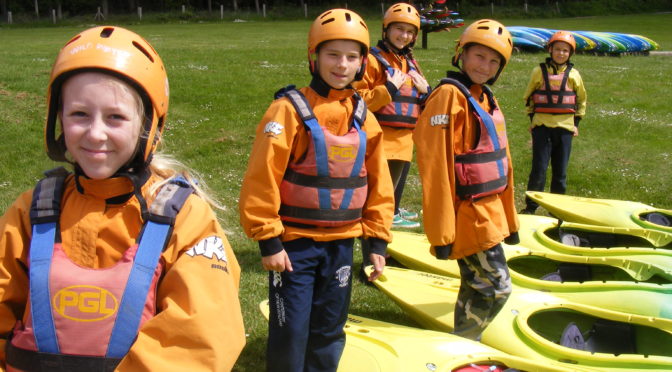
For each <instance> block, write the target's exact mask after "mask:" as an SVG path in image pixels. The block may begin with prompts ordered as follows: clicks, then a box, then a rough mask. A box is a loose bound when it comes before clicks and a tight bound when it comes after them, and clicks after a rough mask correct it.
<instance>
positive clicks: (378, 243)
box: [369, 238, 387, 256]
mask: <svg viewBox="0 0 672 372" xmlns="http://www.w3.org/2000/svg"><path fill="white" fill-rule="evenodd" d="M369 247H370V248H371V253H375V254H379V255H381V256H384V255H385V254H386V253H387V242H386V241H384V240H383V239H379V238H369Z"/></svg>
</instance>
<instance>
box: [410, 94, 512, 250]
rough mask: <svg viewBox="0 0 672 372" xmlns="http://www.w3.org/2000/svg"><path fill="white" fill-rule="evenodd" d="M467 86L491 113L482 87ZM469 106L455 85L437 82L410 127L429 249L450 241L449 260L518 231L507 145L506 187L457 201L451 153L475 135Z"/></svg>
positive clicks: (468, 146) (472, 141)
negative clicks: (430, 246)
mask: <svg viewBox="0 0 672 372" xmlns="http://www.w3.org/2000/svg"><path fill="white" fill-rule="evenodd" d="M467 86H468V87H469V85H467ZM469 90H470V92H471V94H472V95H473V97H474V98H476V100H477V101H478V102H479V105H480V106H481V107H482V108H483V109H485V110H486V111H488V112H490V103H489V102H488V99H487V98H486V97H485V95H484V93H483V90H482V87H481V86H480V85H477V84H473V85H471V86H470V87H469ZM495 102H496V101H495ZM468 107H469V105H468V103H467V98H466V97H465V96H464V95H463V94H462V93H461V92H460V91H459V90H458V88H457V87H455V86H453V85H450V84H444V85H441V86H439V87H438V88H436V89H435V90H434V91H433V92H432V94H431V95H430V96H429V98H428V99H427V101H426V102H425V108H424V110H423V112H422V113H421V114H420V117H419V118H418V123H417V125H416V128H415V131H414V132H413V140H414V142H415V144H416V157H417V161H418V169H419V171H420V179H421V182H422V192H423V203H422V204H423V214H424V220H425V233H426V234H427V238H428V240H429V242H430V243H431V245H432V253H433V254H434V247H436V246H446V245H452V252H451V254H450V258H451V259H459V258H462V257H465V256H470V255H472V254H475V253H477V252H480V251H483V250H487V249H490V248H492V247H493V246H495V245H497V244H499V243H501V242H502V241H503V240H504V239H505V238H507V237H508V236H509V235H511V234H516V235H517V232H518V226H519V225H518V216H517V214H516V209H515V205H514V194H513V168H512V164H511V154H510V152H509V150H508V148H507V157H508V159H509V162H508V163H509V169H508V174H509V179H508V186H507V188H506V190H504V191H503V192H502V193H499V194H494V195H490V196H485V197H483V198H480V199H477V200H473V201H472V200H461V199H460V198H459V197H458V196H457V195H456V193H455V185H456V184H455V182H456V180H455V156H456V155H459V154H463V153H465V152H467V151H468V150H471V149H473V148H474V147H475V145H476V143H477V140H478V139H477V137H476V136H477V131H478V129H479V123H478V121H477V119H476V118H475V117H474V114H472V113H471V112H469V110H468Z"/></svg>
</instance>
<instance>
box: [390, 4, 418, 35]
mask: <svg viewBox="0 0 672 372" xmlns="http://www.w3.org/2000/svg"><path fill="white" fill-rule="evenodd" d="M394 22H401V23H408V24H409V25H412V26H415V28H416V30H418V31H419V30H420V14H419V13H418V11H417V10H416V9H415V7H414V6H413V5H410V4H406V3H397V4H394V5H392V6H391V7H390V8H389V9H387V11H386V12H385V15H384V16H383V30H385V29H387V26H389V25H390V23H394Z"/></svg>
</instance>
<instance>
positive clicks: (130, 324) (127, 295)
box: [106, 221, 171, 358]
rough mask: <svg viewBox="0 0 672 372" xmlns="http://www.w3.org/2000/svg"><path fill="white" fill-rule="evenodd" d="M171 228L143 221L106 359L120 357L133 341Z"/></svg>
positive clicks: (166, 225)
mask: <svg viewBox="0 0 672 372" xmlns="http://www.w3.org/2000/svg"><path fill="white" fill-rule="evenodd" d="M170 228H171V226H170V225H168V224H161V223H156V222H153V221H148V222H147V223H146V224H145V228H144V231H143V233H142V238H141V239H140V244H139V246H138V251H137V253H136V254H135V260H134V262H133V268H132V269H131V273H130V275H129V276H128V281H127V283H126V288H125V289H124V294H123V296H122V298H121V303H120V304H119V310H118V315H117V319H116V321H115V323H114V327H113V328H112V335H111V336H110V344H109V345H108V348H107V355H106V356H107V357H109V358H122V357H123V356H124V355H126V354H127V353H128V350H129V349H130V348H131V345H132V344H133V342H134V341H135V338H136V336H137V334H138V327H139V325H140V318H141V316H142V311H143V309H144V307H145V302H146V301H147V293H148V291H149V286H150V285H151V283H152V278H153V277H154V271H155V270H156V266H157V264H158V262H159V256H160V255H161V252H162V250H163V247H164V245H165V243H166V240H167V238H168V232H169V231H170Z"/></svg>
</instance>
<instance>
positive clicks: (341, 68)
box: [317, 40, 362, 89]
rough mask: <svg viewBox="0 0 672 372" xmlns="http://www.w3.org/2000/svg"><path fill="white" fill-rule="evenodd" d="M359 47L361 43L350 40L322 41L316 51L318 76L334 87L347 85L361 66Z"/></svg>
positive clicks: (339, 87) (341, 87)
mask: <svg viewBox="0 0 672 372" xmlns="http://www.w3.org/2000/svg"><path fill="white" fill-rule="evenodd" d="M361 49H362V47H361V45H360V44H359V43H358V42H356V41H352V40H330V41H326V42H324V44H322V46H320V50H319V52H318V53H317V68H318V70H319V72H320V77H322V79H323V80H324V81H325V82H326V83H327V84H329V86H330V87H332V88H334V89H343V88H345V87H346V86H348V84H350V83H352V81H353V80H355V75H356V74H357V71H359V68H360V67H361V66H362V53H361Z"/></svg>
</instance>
